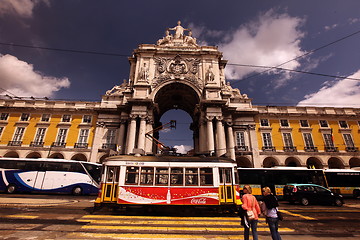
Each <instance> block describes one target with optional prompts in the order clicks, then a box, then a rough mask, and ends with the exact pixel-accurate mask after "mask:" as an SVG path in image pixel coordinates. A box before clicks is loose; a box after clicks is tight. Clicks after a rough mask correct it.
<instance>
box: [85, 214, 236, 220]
mask: <svg viewBox="0 0 360 240" xmlns="http://www.w3.org/2000/svg"><path fill="white" fill-rule="evenodd" d="M82 218H116V219H125V218H131V219H144V218H148V219H163V220H166V219H170V220H173V219H176V220H184V221H187V220H205V221H208V220H233V221H236V220H238V221H240V218H239V217H170V216H169V217H166V216H162V217H155V216H125V215H122V216H119V215H84V216H82Z"/></svg>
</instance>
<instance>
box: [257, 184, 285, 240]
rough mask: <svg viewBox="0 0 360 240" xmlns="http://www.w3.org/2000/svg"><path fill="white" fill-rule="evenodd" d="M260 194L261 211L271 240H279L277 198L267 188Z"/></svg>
mask: <svg viewBox="0 0 360 240" xmlns="http://www.w3.org/2000/svg"><path fill="white" fill-rule="evenodd" d="M262 192H263V196H264V198H263V201H264V202H263V203H262V204H261V211H262V213H263V214H264V215H265V217H266V222H267V224H268V225H269V228H270V232H271V237H272V239H273V240H281V237H280V233H279V216H280V213H278V206H279V202H278V200H277V198H276V197H275V196H274V195H273V194H272V193H271V189H270V188H269V187H264V188H263V189H262Z"/></svg>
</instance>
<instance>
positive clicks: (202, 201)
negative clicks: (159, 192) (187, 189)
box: [190, 198, 206, 204]
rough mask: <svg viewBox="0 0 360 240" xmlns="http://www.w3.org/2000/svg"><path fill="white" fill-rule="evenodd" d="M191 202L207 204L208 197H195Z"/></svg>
mask: <svg viewBox="0 0 360 240" xmlns="http://www.w3.org/2000/svg"><path fill="white" fill-rule="evenodd" d="M190 203H191V204H206V198H193V199H191V202H190Z"/></svg>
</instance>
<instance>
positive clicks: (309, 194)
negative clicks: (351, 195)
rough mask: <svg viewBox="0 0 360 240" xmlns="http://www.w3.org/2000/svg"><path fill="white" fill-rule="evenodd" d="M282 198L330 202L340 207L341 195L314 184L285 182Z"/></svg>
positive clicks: (316, 202)
mask: <svg viewBox="0 0 360 240" xmlns="http://www.w3.org/2000/svg"><path fill="white" fill-rule="evenodd" d="M284 200H285V201H289V202H290V203H295V202H299V203H301V204H302V205H304V206H307V205H309V204H330V205H335V206H338V207H341V206H342V205H343V204H344V200H343V196H342V195H340V194H337V193H334V192H332V191H330V190H329V189H327V188H324V187H322V186H319V185H316V184H287V185H286V186H285V187H284Z"/></svg>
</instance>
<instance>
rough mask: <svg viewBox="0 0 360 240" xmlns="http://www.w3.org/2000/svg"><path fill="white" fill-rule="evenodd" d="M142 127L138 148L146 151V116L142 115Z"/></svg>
mask: <svg viewBox="0 0 360 240" xmlns="http://www.w3.org/2000/svg"><path fill="white" fill-rule="evenodd" d="M140 118H141V119H140V129H139V138H138V148H139V149H142V150H144V152H145V133H146V118H145V116H141V117H140Z"/></svg>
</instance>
